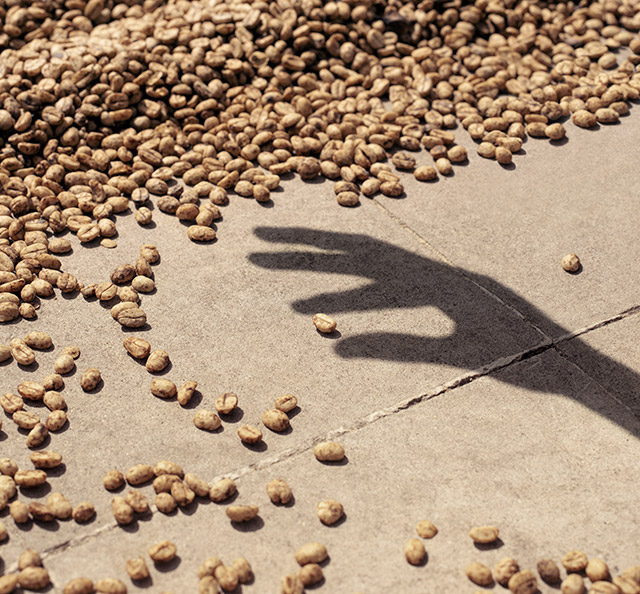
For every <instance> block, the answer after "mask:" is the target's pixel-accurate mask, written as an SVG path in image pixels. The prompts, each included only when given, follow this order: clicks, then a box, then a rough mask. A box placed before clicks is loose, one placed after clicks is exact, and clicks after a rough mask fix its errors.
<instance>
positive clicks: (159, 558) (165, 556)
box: [149, 540, 178, 563]
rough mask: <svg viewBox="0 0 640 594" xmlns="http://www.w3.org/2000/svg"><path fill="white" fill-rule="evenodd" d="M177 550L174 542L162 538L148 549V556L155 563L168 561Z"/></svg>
mask: <svg viewBox="0 0 640 594" xmlns="http://www.w3.org/2000/svg"><path fill="white" fill-rule="evenodd" d="M177 552H178V549H177V547H176V545H175V544H173V543H172V542H171V541H169V540H162V541H160V542H158V543H156V544H154V545H153V546H152V547H151V548H150V549H149V557H151V559H153V561H154V562H155V563H168V562H169V561H171V560H172V559H173V558H174V557H175V556H176V553H177Z"/></svg>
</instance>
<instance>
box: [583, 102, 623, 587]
mask: <svg viewBox="0 0 640 594" xmlns="http://www.w3.org/2000/svg"><path fill="white" fill-rule="evenodd" d="M598 111H600V110H598ZM596 113H597V112H596ZM589 592H590V594H620V588H618V586H616V585H615V584H612V583H611V582H605V581H599V582H594V583H593V584H591V588H590V589H589Z"/></svg>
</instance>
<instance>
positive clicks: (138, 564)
mask: <svg viewBox="0 0 640 594" xmlns="http://www.w3.org/2000/svg"><path fill="white" fill-rule="evenodd" d="M125 568H126V570H127V573H128V574H129V577H130V578H131V579H132V580H134V581H139V580H146V579H147V578H148V577H149V570H148V569H147V564H146V563H145V560H144V558H143V557H138V558H137V559H129V560H128V561H127V563H126V566H125Z"/></svg>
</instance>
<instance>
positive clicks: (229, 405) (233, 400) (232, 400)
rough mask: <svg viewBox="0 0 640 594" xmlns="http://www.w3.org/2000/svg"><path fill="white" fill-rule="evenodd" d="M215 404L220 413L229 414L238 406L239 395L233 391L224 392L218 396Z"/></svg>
mask: <svg viewBox="0 0 640 594" xmlns="http://www.w3.org/2000/svg"><path fill="white" fill-rule="evenodd" d="M214 406H215V407H216V410H217V411H218V413H219V414H221V415H229V414H231V413H232V412H233V410H234V409H235V408H236V407H237V406H238V396H237V395H236V394H234V393H233V392H228V393H226V394H222V395H220V396H218V397H217V398H216V401H215V403H214Z"/></svg>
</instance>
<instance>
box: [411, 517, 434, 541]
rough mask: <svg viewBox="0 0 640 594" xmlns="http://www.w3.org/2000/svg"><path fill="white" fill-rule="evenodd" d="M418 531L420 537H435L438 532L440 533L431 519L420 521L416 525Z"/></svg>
mask: <svg viewBox="0 0 640 594" xmlns="http://www.w3.org/2000/svg"><path fill="white" fill-rule="evenodd" d="M416 533H417V534H418V536H419V537H420V538H433V537H434V536H435V535H436V534H438V529H437V528H436V525H435V524H434V523H433V522H430V521H429V520H422V521H420V522H418V525H417V526H416Z"/></svg>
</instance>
